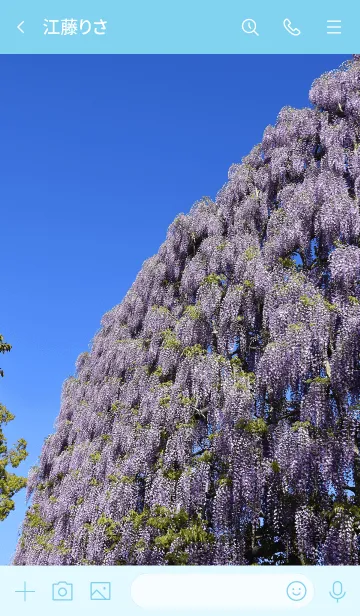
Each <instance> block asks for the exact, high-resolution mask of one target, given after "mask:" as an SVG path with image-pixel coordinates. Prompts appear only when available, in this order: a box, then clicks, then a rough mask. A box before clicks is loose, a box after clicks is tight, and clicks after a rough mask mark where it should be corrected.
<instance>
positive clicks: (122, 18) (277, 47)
mask: <svg viewBox="0 0 360 616" xmlns="http://www.w3.org/2000/svg"><path fill="white" fill-rule="evenodd" d="M70 18H73V19H77V20H78V21H79V22H80V20H81V19H87V20H90V21H98V20H100V19H103V20H105V21H107V30H106V34H105V35H104V36H97V35H96V34H94V32H91V33H89V34H88V35H85V36H84V35H83V34H81V33H77V34H75V35H72V36H69V35H68V36H62V35H57V36H55V35H52V36H49V35H47V36H45V35H44V30H45V28H44V27H43V24H44V20H45V19H49V20H50V19H58V20H62V19H70ZM248 18H249V19H254V20H255V21H256V23H257V31H258V33H259V36H256V35H255V34H245V33H244V32H243V31H242V29H241V24H242V22H243V20H244V19H248ZM285 18H288V19H289V20H290V21H291V24H292V27H294V28H299V29H300V31H301V35H300V36H297V37H296V36H291V35H290V34H289V33H288V32H287V31H286V30H285V28H284V27H283V21H284V19H285ZM328 19H339V20H341V21H342V24H341V25H342V30H341V32H342V33H341V35H339V36H329V35H327V24H326V22H327V20H328ZM21 22H24V23H23V25H22V29H23V31H24V34H22V33H21V32H20V31H19V30H18V29H17V25H18V24H20V23H21ZM60 26H61V24H60ZM359 52H360V2H359V1H358V0H350V1H348V2H346V3H345V2H338V1H337V2H336V1H334V0H327V1H326V2H325V1H324V0H318V1H317V2H314V0H302V1H301V2H296V3H295V2H289V1H288V0H287V1H285V0H274V1H273V2H271V1H270V0H253V1H251V2H249V1H247V0H246V1H245V0H101V1H94V0H77V1H76V2H73V1H71V2H70V1H69V0H62V1H61V2H60V1H52V2H50V1H49V0H48V1H46V2H45V1H43V0H35V1H33V2H31V1H29V0H13V1H12V2H11V3H8V4H7V5H6V6H4V5H3V7H2V9H1V22H0V53H3V54H4V53H46V54H48V53H71V54H74V53H84V54H87V53H93V54H99V53H120V54H238V53H251V54H257V53H259V54H263V53H272V54H280V53H284V54H285V53H286V54H295V53H334V54H336V53H341V54H352V53H359Z"/></svg>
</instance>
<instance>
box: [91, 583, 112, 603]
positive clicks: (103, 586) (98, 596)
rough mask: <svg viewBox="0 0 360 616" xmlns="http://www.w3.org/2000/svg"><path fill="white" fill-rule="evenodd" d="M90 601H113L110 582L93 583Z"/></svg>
mask: <svg viewBox="0 0 360 616" xmlns="http://www.w3.org/2000/svg"><path fill="white" fill-rule="evenodd" d="M90 599H91V601H110V599H111V584H110V582H91V584H90Z"/></svg>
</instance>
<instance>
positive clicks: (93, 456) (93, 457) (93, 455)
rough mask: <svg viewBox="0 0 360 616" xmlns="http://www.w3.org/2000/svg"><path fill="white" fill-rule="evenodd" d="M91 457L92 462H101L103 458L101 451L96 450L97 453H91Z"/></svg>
mask: <svg viewBox="0 0 360 616" xmlns="http://www.w3.org/2000/svg"><path fill="white" fill-rule="evenodd" d="M89 458H90V460H91V461H92V462H94V463H95V464H96V462H99V461H100V459H101V451H95V453H91V454H90V455H89Z"/></svg>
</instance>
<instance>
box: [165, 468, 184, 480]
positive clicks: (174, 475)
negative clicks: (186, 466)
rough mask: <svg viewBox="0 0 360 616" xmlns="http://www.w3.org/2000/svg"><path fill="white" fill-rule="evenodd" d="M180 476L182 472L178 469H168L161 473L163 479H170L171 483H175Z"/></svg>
mask: <svg viewBox="0 0 360 616" xmlns="http://www.w3.org/2000/svg"><path fill="white" fill-rule="evenodd" d="M181 474H182V470H181V469H178V468H169V469H167V470H165V471H163V475H164V477H166V479H172V480H173V481H177V480H178V479H179V478H180V477H181Z"/></svg>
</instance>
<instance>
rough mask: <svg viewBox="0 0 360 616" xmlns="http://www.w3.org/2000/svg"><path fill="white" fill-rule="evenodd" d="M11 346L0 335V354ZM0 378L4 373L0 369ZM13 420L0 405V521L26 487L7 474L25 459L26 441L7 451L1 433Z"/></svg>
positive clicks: (22, 480) (5, 441)
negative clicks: (15, 497) (17, 495)
mask: <svg viewBox="0 0 360 616" xmlns="http://www.w3.org/2000/svg"><path fill="white" fill-rule="evenodd" d="M10 350H11V344H9V343H8V342H5V340H4V337H3V336H2V335H1V334H0V353H8V352H9V351H10ZM0 376H4V371H3V370H2V369H1V368H0ZM13 419H15V415H13V414H12V413H10V412H9V411H8V409H7V408H6V407H5V406H4V405H3V404H1V403H0V521H3V520H5V518H7V516H8V515H9V513H10V511H12V510H13V509H14V507H15V503H14V500H13V497H14V496H15V494H17V492H19V491H20V490H21V489H22V488H24V487H25V486H26V479H25V477H20V476H19V475H16V474H15V473H12V472H9V467H10V468H17V467H18V466H19V464H20V462H22V461H23V460H25V458H26V457H27V455H28V454H27V451H26V445H27V443H26V441H25V440H24V439H23V438H20V439H19V440H18V441H17V443H16V445H15V446H14V447H13V448H12V449H8V446H7V440H6V437H5V435H4V432H3V426H6V424H8V423H9V422H10V421H12V420H13Z"/></svg>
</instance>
